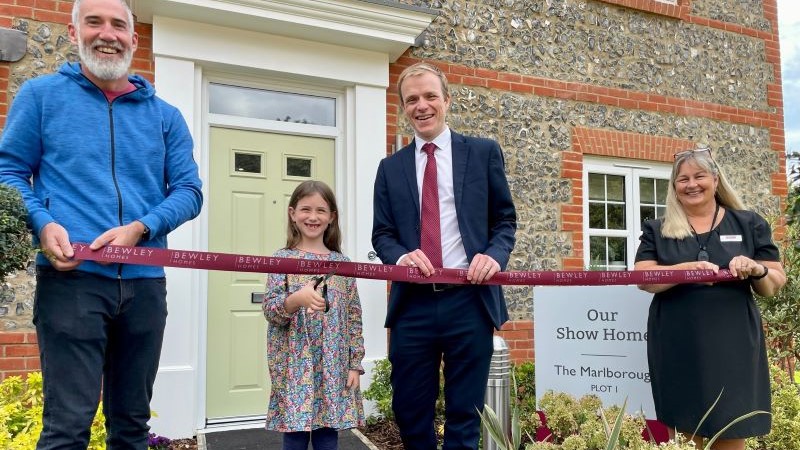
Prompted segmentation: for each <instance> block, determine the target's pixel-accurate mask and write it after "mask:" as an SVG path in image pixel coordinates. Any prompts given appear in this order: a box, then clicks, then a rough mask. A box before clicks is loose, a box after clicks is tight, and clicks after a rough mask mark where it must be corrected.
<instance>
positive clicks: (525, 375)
mask: <svg viewBox="0 0 800 450" xmlns="http://www.w3.org/2000/svg"><path fill="white" fill-rule="evenodd" d="M535 375H536V368H535V366H534V364H533V362H531V361H525V362H523V363H519V364H515V365H514V384H515V386H516V388H515V391H516V407H517V413H518V414H519V426H520V427H521V428H522V429H523V430H529V432H530V434H531V436H535V435H536V428H537V426H536V424H537V423H538V421H539V414H538V413H537V412H536V410H537V408H536V378H535ZM512 395H514V394H513V393H512ZM529 441H530V439H529V438H528V435H523V436H522V442H529Z"/></svg>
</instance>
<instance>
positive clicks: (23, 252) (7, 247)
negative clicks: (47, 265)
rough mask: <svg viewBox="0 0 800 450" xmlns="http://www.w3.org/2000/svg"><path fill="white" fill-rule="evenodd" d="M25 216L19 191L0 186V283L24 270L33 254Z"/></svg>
mask: <svg viewBox="0 0 800 450" xmlns="http://www.w3.org/2000/svg"><path fill="white" fill-rule="evenodd" d="M27 216H28V214H27V212H26V211H25V204H24V203H23V202H22V196H21V195H20V193H19V191H18V190H17V189H15V188H13V187H10V186H6V185H4V184H0V255H3V258H0V282H2V281H3V280H5V278H6V276H8V275H9V274H11V273H13V272H15V271H17V270H22V269H24V268H25V266H26V265H27V263H28V260H29V259H30V256H31V253H32V252H33V249H32V248H31V237H30V233H29V231H28V228H27V226H26V219H27Z"/></svg>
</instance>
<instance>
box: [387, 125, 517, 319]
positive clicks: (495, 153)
mask: <svg viewBox="0 0 800 450" xmlns="http://www.w3.org/2000/svg"><path fill="white" fill-rule="evenodd" d="M451 141H452V150H453V190H454V193H455V206H456V215H457V217H458V228H459V231H460V232H461V239H462V241H463V243H464V249H465V250H466V252H467V259H468V260H469V261H472V258H473V257H474V256H475V255H476V254H478V253H483V254H486V255H489V256H491V257H492V258H494V260H495V261H497V262H498V263H499V264H500V268H501V270H505V267H506V265H507V264H508V259H509V257H510V254H511V250H512V249H513V248H514V239H515V238H514V233H515V232H516V229H517V214H516V210H515V209H514V203H513V201H512V200H511V191H510V190H509V188H508V182H507V180H506V174H505V162H504V160H503V152H502V151H501V149H500V145H499V144H498V143H497V142H495V141H493V140H491V139H484V138H475V137H468V136H462V135H460V134H457V133H455V132H451ZM415 150H416V147H415V145H414V143H413V142H412V144H411V145H409V146H407V147H404V148H403V149H401V150H400V151H399V152H397V153H395V154H394V155H392V156H389V157H387V158H385V159H383V160H382V161H381V163H380V165H379V167H378V175H377V177H376V179H375V195H374V198H373V201H374V211H375V217H374V221H373V226H372V246H373V248H374V249H375V251H376V252H377V254H378V257H380V259H381V260H382V261H383V262H384V263H385V264H395V263H396V262H397V260H398V259H400V257H401V256H403V255H404V254H406V253H408V252H411V251H413V250H415V249H418V248H419V247H420V205H419V191H418V188H417V174H416V167H415V155H414V152H415ZM410 288H412V286H411V285H410V284H409V283H401V282H394V283H392V289H391V292H390V294H389V310H388V312H387V315H386V324H385V326H386V327H387V328H391V327H392V325H393V324H394V322H395V320H396V319H397V315H398V312H399V311H400V308H401V307H402V306H401V304H402V302H403V298H404V297H406V296H408V295H419V292H420V291H419V290H415V292H416V294H410V293H409V290H410ZM470 289H477V290H479V292H480V298H481V300H482V301H483V304H484V305H485V307H486V310H487V312H488V314H489V316H490V317H491V320H492V323H493V324H494V326H495V328H497V329H498V330H499V329H500V327H501V326H502V325H503V323H505V322H506V321H507V320H508V309H507V308H506V303H505V299H504V298H503V290H502V288H501V287H500V286H488V285H480V286H475V287H470Z"/></svg>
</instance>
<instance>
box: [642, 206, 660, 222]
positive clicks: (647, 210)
mask: <svg viewBox="0 0 800 450" xmlns="http://www.w3.org/2000/svg"><path fill="white" fill-rule="evenodd" d="M639 216H640V217H641V218H642V223H644V221H645V220H652V219H655V218H656V208H655V206H640V207H639Z"/></svg>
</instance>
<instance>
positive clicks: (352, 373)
mask: <svg viewBox="0 0 800 450" xmlns="http://www.w3.org/2000/svg"><path fill="white" fill-rule="evenodd" d="M360 385H361V372H359V371H357V370H352V369H351V370H349V371H348V372H347V385H346V386H345V388H344V393H345V394H349V393H350V391H355V390H356V389H358V387H359V386H360Z"/></svg>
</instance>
